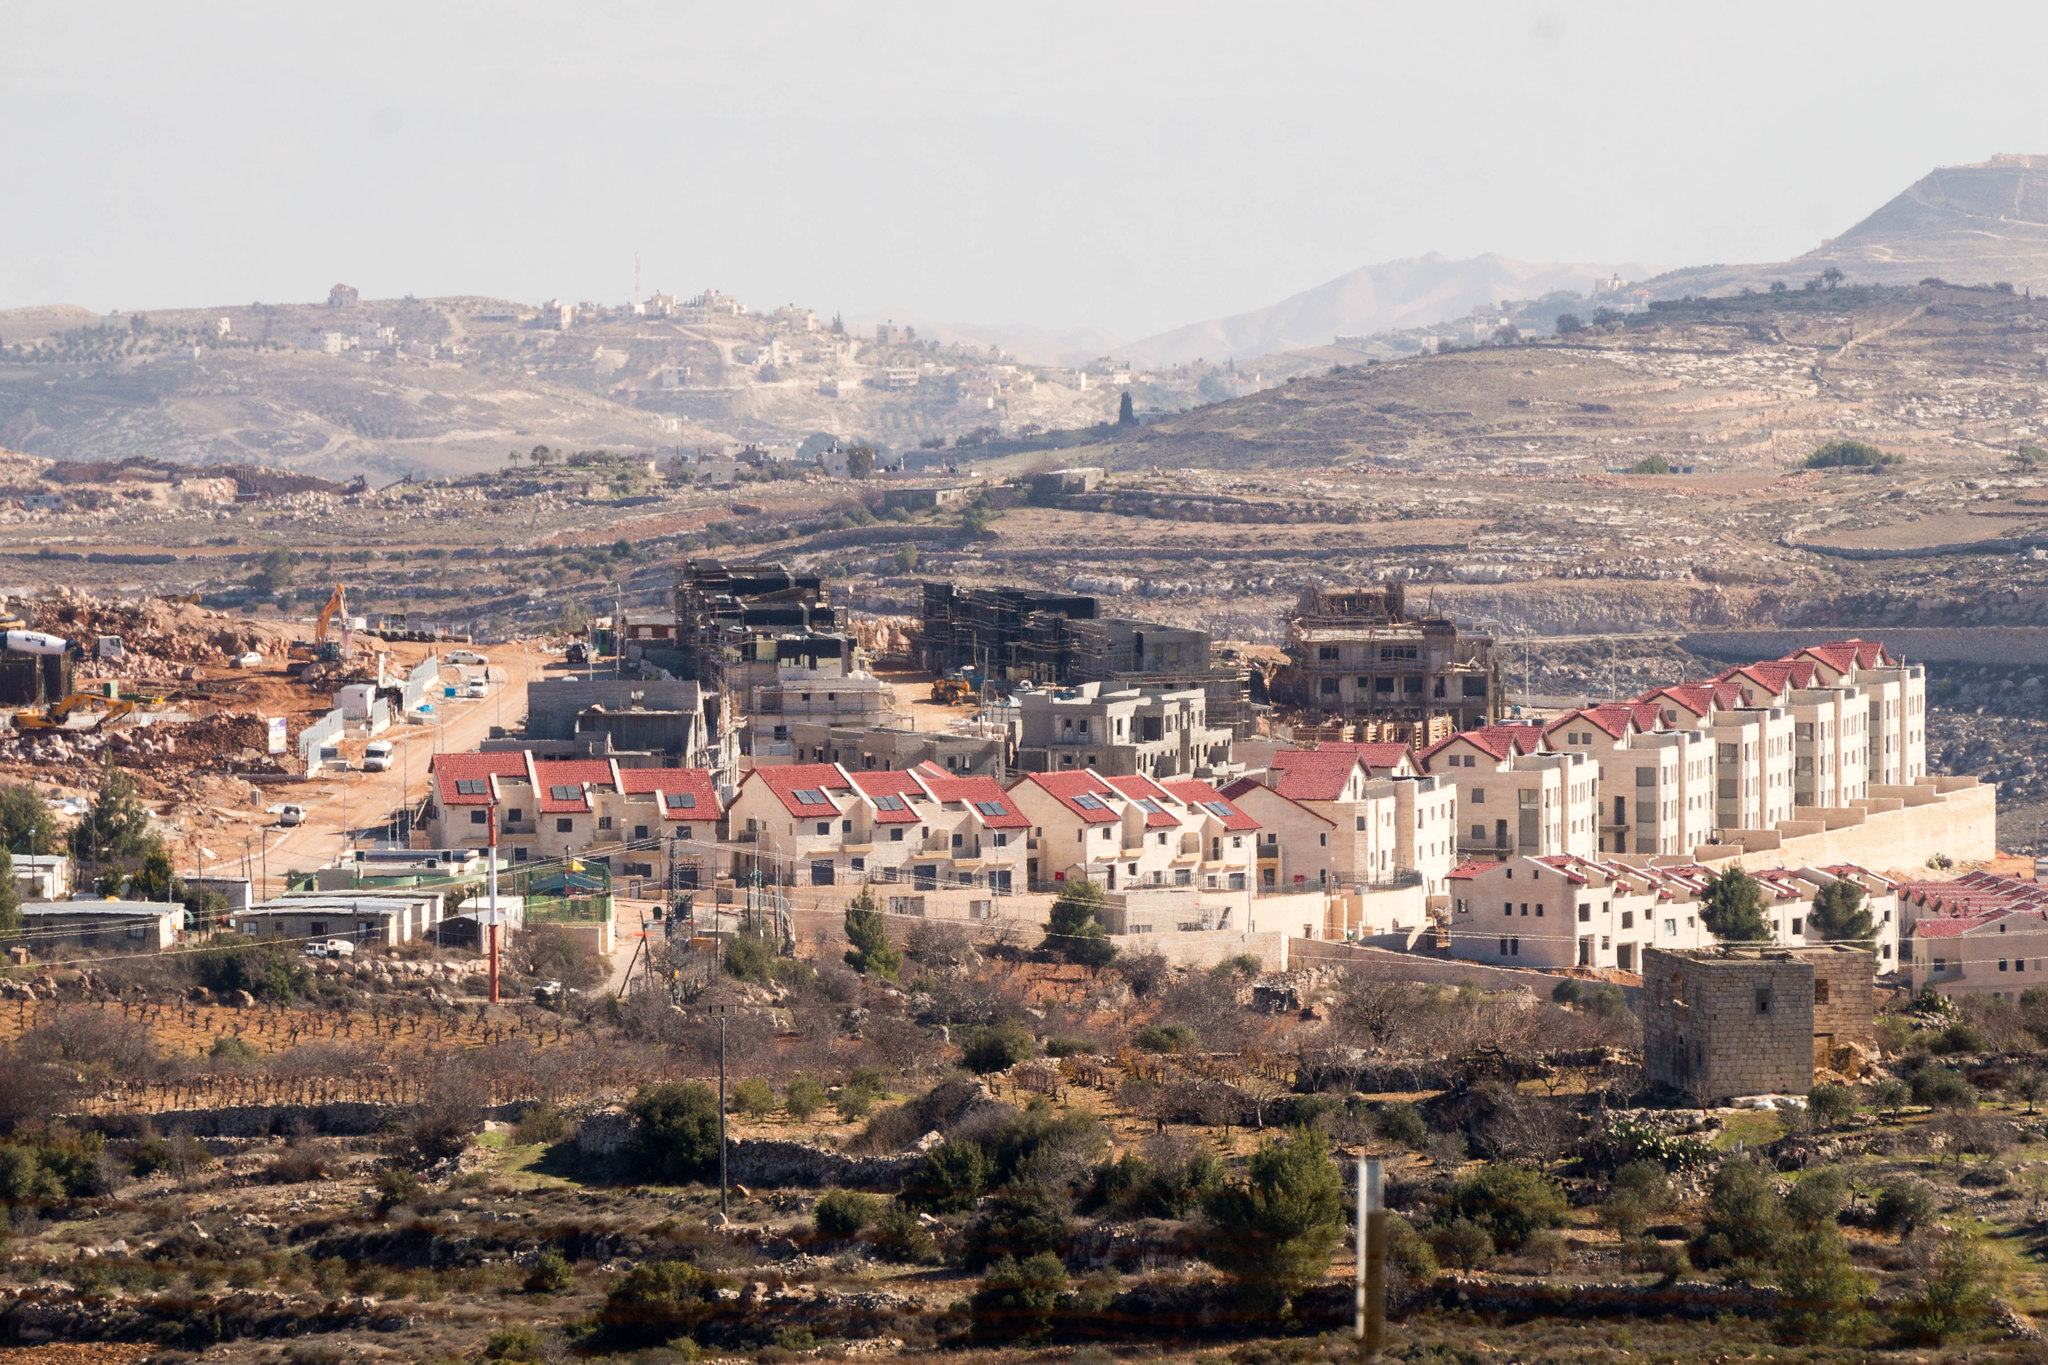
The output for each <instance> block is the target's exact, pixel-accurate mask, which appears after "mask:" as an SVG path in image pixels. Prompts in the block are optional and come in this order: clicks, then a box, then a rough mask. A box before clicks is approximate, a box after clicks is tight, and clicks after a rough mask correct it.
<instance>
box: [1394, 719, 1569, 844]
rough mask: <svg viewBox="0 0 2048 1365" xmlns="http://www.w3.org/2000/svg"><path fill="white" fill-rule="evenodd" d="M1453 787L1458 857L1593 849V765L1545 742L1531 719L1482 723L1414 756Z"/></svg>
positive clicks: (1433, 773) (1426, 768) (1434, 774)
mask: <svg viewBox="0 0 2048 1365" xmlns="http://www.w3.org/2000/svg"><path fill="white" fill-rule="evenodd" d="M1419 761H1420V762H1421V764H1422V767H1423V768H1424V770H1425V771H1427V772H1428V773H1429V774H1430V775H1431V776H1433V777H1437V778H1439V779H1441V780H1443V781H1444V782H1446V783H1449V784H1455V786H1456V789H1457V799H1456V807H1455V809H1456V815H1457V831H1458V834H1457V840H1456V842H1457V846H1458V854H1459V856H1460V857H1461V858H1462V859H1472V858H1506V857H1513V856H1523V857H1547V856H1550V855H1552V854H1569V855H1571V856H1574V857H1587V856H1590V855H1591V854H1594V853H1596V852H1598V851H1599V838H1600V829H1599V812H1598V809H1597V806H1596V802H1597V801H1598V800H1599V797H1600V764H1599V762H1598V761H1597V760H1595V759H1594V758H1593V757H1592V756H1591V754H1590V753H1589V752H1586V751H1582V750H1577V749H1573V750H1571V751H1556V750H1552V749H1551V748H1549V746H1548V745H1547V744H1546V742H1545V739H1544V734H1543V730H1542V728H1541V727H1539V726H1535V725H1490V726H1487V727H1486V728H1485V729H1483V730H1467V731H1464V732H1462V733H1459V734H1456V735H1453V736H1451V737H1450V738H1449V739H1446V740H1444V741H1442V742H1440V743H1438V744H1434V745H1431V746H1430V747H1429V748H1427V749H1425V750H1423V751H1422V753H1421V754H1420V755H1419Z"/></svg>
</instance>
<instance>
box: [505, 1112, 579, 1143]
mask: <svg viewBox="0 0 2048 1365" xmlns="http://www.w3.org/2000/svg"><path fill="white" fill-rule="evenodd" d="M568 1132H569V1120H568V1119H566V1118H564V1117H562V1111H561V1110H559V1109H557V1108H555V1107H554V1106H553V1105H551V1104H537V1105H535V1106H534V1107H533V1108H531V1109H529V1110H527V1111H526V1112H525V1113H523V1114H521V1115H520V1116H519V1122H517V1123H515V1124H513V1125H512V1141H513V1142H515V1143H517V1144H518V1145H519V1146H521V1147H535V1146H543V1145H552V1144H554V1143H557V1142H560V1141H561V1140H562V1139H563V1138H564V1137H565V1136H567V1135H568Z"/></svg>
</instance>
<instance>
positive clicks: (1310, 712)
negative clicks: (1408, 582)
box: [1274, 582, 1501, 735]
mask: <svg viewBox="0 0 2048 1365" xmlns="http://www.w3.org/2000/svg"><path fill="white" fill-rule="evenodd" d="M1287 660H1288V662H1287V667H1286V668H1285V669H1283V670H1282V671H1281V673H1280V676H1279V677H1278V678H1277V679H1276V680H1275V682H1274V694H1275V698H1274V699H1275V700H1276V701H1279V702H1282V703H1284V704H1287V705H1292V706H1296V707H1299V708H1300V709H1301V711H1302V712H1303V713H1304V714H1305V715H1306V716H1307V717H1308V718H1309V719H1310V720H1312V721H1313V720H1315V719H1317V718H1325V719H1330V720H1336V721H1375V722H1380V723H1381V724H1382V726H1386V725H1389V724H1391V725H1396V726H1400V727H1402V728H1404V729H1405V728H1412V729H1414V730H1415V732H1416V733H1417V734H1418V735H1426V734H1428V733H1430V732H1431V730H1432V726H1431V722H1432V721H1439V722H1440V720H1441V719H1442V718H1448V719H1449V722H1450V723H1451V725H1453V726H1455V727H1456V728H1457V729H1460V730H1467V729H1471V728H1473V727H1475V726H1480V725H1491V724H1494V723H1495V722H1497V721H1498V720H1499V719H1500V715H1501V688H1500V669H1499V666H1498V665H1497V664H1496V663H1495V661H1494V655H1493V638H1492V637H1491V636H1487V635H1467V634H1464V633H1463V632H1461V631H1460V630H1459V629H1458V625H1457V623H1456V622H1455V621H1452V620H1450V619H1449V618H1448V617H1416V616H1410V615H1409V614H1408V612H1407V609H1406V603H1405V602H1404V600H1403V594H1402V590H1401V585H1400V584H1399V583H1398V582H1389V583H1388V584H1386V585H1385V586H1384V587H1380V588H1309V589H1307V590H1305V591H1304V592H1303V593H1302V594H1301V597H1300V599H1299V600H1298V601H1297V602H1296V603H1295V606H1294V613H1293V615H1291V616H1290V617H1288V620H1287ZM1434 728H1436V729H1441V728H1442V727H1441V724H1440V723H1439V724H1438V725H1437V726H1435V727H1434Z"/></svg>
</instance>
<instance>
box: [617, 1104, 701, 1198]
mask: <svg viewBox="0 0 2048 1365" xmlns="http://www.w3.org/2000/svg"><path fill="white" fill-rule="evenodd" d="M626 1112H627V1113H629V1114H631V1115H632V1116H633V1154H634V1157H635V1159H636V1164H637V1166H638V1167H639V1170H640V1172H641V1174H642V1176H643V1177H644V1178H646V1179H649V1180H661V1181H667V1182H669V1183H673V1184H681V1183H683V1182H685V1181H690V1180H699V1179H702V1178H703V1177H704V1176H705V1175H706V1174H707V1173H709V1172H711V1171H714V1170H716V1169H717V1168H718V1095H717V1093H716V1092H715V1091H713V1090H712V1088H711V1087H710V1086H708V1085H705V1084H703V1083H702V1082H700V1081H692V1082H690V1083H688V1084H686V1085H685V1084H677V1083H676V1082H674V1081H668V1082H664V1083H662V1084H660V1085H651V1086H647V1087H645V1088H643V1089H642V1090H641V1091H640V1093H639V1094H637V1095H635V1096H634V1097H633V1101H632V1103H630V1104H628V1105H627V1106H626Z"/></svg>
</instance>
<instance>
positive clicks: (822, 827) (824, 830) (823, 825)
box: [818, 820, 832, 834]
mask: <svg viewBox="0 0 2048 1365" xmlns="http://www.w3.org/2000/svg"><path fill="white" fill-rule="evenodd" d="M831 832H832V822H831V821H830V820H820V821H819V822H818V833H820V834H830V833H831Z"/></svg>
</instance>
